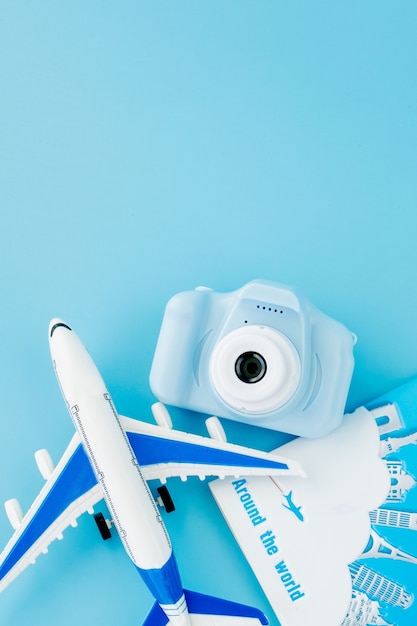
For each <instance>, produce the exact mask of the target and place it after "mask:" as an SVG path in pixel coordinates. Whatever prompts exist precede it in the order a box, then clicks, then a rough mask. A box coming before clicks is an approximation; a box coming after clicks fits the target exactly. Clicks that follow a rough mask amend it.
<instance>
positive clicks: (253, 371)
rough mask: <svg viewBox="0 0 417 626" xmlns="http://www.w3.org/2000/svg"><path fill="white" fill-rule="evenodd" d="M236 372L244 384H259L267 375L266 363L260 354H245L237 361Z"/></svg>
mask: <svg viewBox="0 0 417 626" xmlns="http://www.w3.org/2000/svg"><path fill="white" fill-rule="evenodd" d="M235 372H236V376H237V377H238V378H239V379H240V380H241V381H242V382H243V383H249V384H252V383H257V382H259V381H260V380H262V378H263V377H264V376H265V374H266V361H265V359H264V358H263V356H261V355H260V354H259V353H258V352H244V353H243V354H241V355H240V356H239V357H238V359H237V360H236V363H235Z"/></svg>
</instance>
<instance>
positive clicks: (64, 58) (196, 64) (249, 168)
mask: <svg viewBox="0 0 417 626" xmlns="http://www.w3.org/2000/svg"><path fill="white" fill-rule="evenodd" d="M416 20H417V9H416V4H415V2H411V1H409V2H408V1H406V0H404V1H403V2H401V3H394V2H391V1H386V0H378V1H376V0H375V1H374V0H369V1H366V2H363V1H356V0H354V1H352V2H349V3H334V2H327V1H318V2H310V3H307V2H292V3H288V2H282V1H281V0H274V1H271V0H265V1H264V0H260V1H258V2H254V1H253V0H230V1H228V2H219V1H218V0H213V1H212V2H196V1H195V0H194V1H192V2H191V1H187V0H179V1H178V0H177V1H175V2H162V1H155V2H141V1H138V0H137V1H135V2H134V1H129V0H126V1H122V2H111V1H109V0H104V1H102V2H98V1H97V0H89V1H87V2H80V1H79V0H74V1H73V2H60V3H56V2H52V1H47V0H38V1H37V2H27V1H24V0H21V1H14V2H12V1H11V0H3V1H2V2H1V5H0V216H1V217H0V219H1V222H0V225H1V228H0V276H1V283H0V284H1V296H2V297H1V309H0V321H1V332H0V347H1V362H0V368H1V370H0V374H1V393H2V398H1V405H2V415H1V430H0V496H1V497H2V498H3V499H6V498H9V497H18V498H19V499H20V500H21V503H22V506H23V508H26V507H28V506H29V504H30V503H31V501H32V499H33V497H34V495H35V493H36V492H37V490H38V489H39V487H40V485H41V482H42V481H41V478H40V476H39V475H38V473H37V470H36V468H35V464H34V461H33V458H32V453H33V451H34V450H35V449H37V448H40V447H47V448H48V449H49V450H50V451H51V454H52V456H53V458H54V459H55V460H57V459H58V458H59V456H60V454H61V452H62V451H63V449H64V447H65V445H66V443H67V441H68V439H69V437H70V436H71V433H72V427H71V424H70V420H69V418H68V415H67V413H66V409H65V406H64V404H63V402H62V399H61V396H60V392H59V390H58V388H57V385H56V382H55V379H54V374H53V371H52V367H51V364H50V360H49V354H48V343H47V326H48V322H49V320H50V318H52V317H54V316H60V317H63V318H64V319H66V320H68V321H69V322H70V323H71V324H72V325H73V326H74V328H75V329H76V330H77V331H78V333H79V334H80V336H81V337H82V338H83V340H84V341H85V343H86V344H87V346H88V348H89V350H90V352H91V353H92V354H93V356H94V358H95V359H96V361H97V363H98V365H99V367H100V368H101V370H102V372H103V375H104V378H105V379H106V381H107V384H108V386H109V388H110V390H111V392H112V393H113V395H114V399H115V402H116V404H117V405H118V408H119V410H120V412H121V413H125V414H130V415H132V416H135V417H140V418H143V419H145V420H151V416H150V412H149V406H150V404H151V402H152V401H153V400H154V398H153V397H152V394H151V392H150V390H149V387H148V373H149V368H150V364H151V360H152V354H153V349H154V346H155V342H156V338H157V335H158V330H159V326H160V322H161V318H162V313H163V308H164V305H165V303H166V301H167V300H168V298H169V297H170V296H171V295H172V294H174V293H176V292H178V291H181V290H184V289H191V288H193V287H194V286H196V285H199V284H203V285H208V286H212V287H214V288H215V289H216V290H220V291H228V290H231V289H235V288H238V287H240V286H241V285H242V284H243V283H245V282H247V281H248V280H251V279H253V278H267V279H273V280H278V281H281V282H286V283H290V284H295V285H298V286H299V287H300V288H301V289H302V290H303V291H304V292H305V293H306V294H307V295H308V296H309V297H310V299H311V300H312V301H313V302H314V303H315V304H316V305H317V306H318V307H319V308H321V309H322V310H324V311H325V312H327V313H328V314H330V315H333V316H334V317H336V318H337V319H339V320H340V321H342V322H343V323H345V324H346V325H347V326H348V327H349V328H350V329H351V330H353V331H354V332H355V333H356V334H357V335H358V344H357V347H356V351H355V355H356V369H355V374H354V378H353V382H352V387H351V393H350V396H349V408H353V407H355V406H356V405H358V404H361V403H363V402H365V401H366V400H369V399H371V398H372V397H374V396H376V395H379V394H381V393H383V392H385V391H387V390H388V389H390V388H392V387H394V386H395V385H397V384H399V383H400V382H403V381H405V380H407V379H408V378H410V377H411V376H413V375H415V374H417V331H416V309H417V290H416V286H415V277H416V269H417V246H416V231H417V210H416V171H417V162H416V161H417V159H416V156H417V145H416V144H417V131H416V128H417V126H416V122H417V120H416V115H417V104H416V103H417V74H416V67H417V44H416V36H415V32H416ZM174 419H175V424H176V426H177V427H183V428H187V429H189V430H191V431H194V432H203V426H204V424H203V420H202V418H201V417H199V416H197V415H192V416H189V415H185V414H183V413H182V412H181V411H176V412H175V415H174ZM226 429H227V432H228V435H229V438H230V439H231V440H233V441H236V442H239V443H254V444H257V445H259V446H260V447H264V448H270V447H273V446H275V445H277V444H278V443H279V442H280V441H281V440H283V439H281V438H280V436H279V435H278V434H276V433H270V432H269V431H261V430H256V429H254V428H251V427H248V426H243V425H239V424H237V423H230V424H229V423H228V424H227V425H226ZM171 491H172V494H173V496H174V499H175V501H176V505H177V511H176V512H175V513H173V514H172V515H171V516H169V517H168V518H167V520H166V521H167V525H168V528H169V532H170V533H171V535H172V539H173V544H174V546H175V549H176V553H177V557H178V561H179V565H180V568H181V572H182V576H183V582H184V585H185V586H188V587H191V588H193V589H196V590H198V591H202V592H206V593H211V594H217V595H222V596H226V597H229V598H231V599H234V600H240V601H244V602H248V603H252V604H255V605H257V606H259V607H260V608H262V609H264V610H265V611H266V612H267V613H268V614H269V616H270V617H271V623H272V625H273V626H276V624H277V622H276V620H275V619H274V618H273V616H271V612H270V610H269V606H268V604H267V602H266V599H265V598H264V596H263V594H262V591H261V590H260V588H259V586H258V584H257V582H256V579H255V578H254V576H253V575H252V573H251V571H250V570H249V568H248V566H247V565H246V562H245V560H244V558H243V557H242V555H241V554H240V551H239V549H238V547H237V546H236V544H235V543H234V541H233V538H232V536H231V534H230V531H229V530H228V528H227V526H226V524H225V522H224V521H223V519H222V517H221V515H220V513H219V511H218V510H217V509H216V506H215V505H214V502H213V501H212V499H211V496H210V495H209V491H208V488H207V485H206V484H201V483H200V482H199V481H198V480H196V481H194V480H191V481H189V483H188V484H181V483H180V482H179V481H178V482H177V481H172V482H171ZM9 535H10V528H9V526H8V522H7V520H6V517H5V516H4V517H3V518H0V544H1V545H4V544H5V543H6V541H7V540H8V538H9ZM410 575H411V574H410ZM0 603H1V609H0V614H1V620H0V621H1V623H2V625H4V626H16V625H19V626H20V625H22V626H23V625H26V624H31V626H37V625H41V624H42V626H55V625H56V624H60V626H70V625H71V626H72V625H73V624H74V623H77V624H79V625H80V626H84V625H87V624H90V623H93V624H101V625H102V626H113V625H114V624H115V623H117V624H128V623H129V624H131V623H137V624H140V623H141V620H142V619H143V617H144V616H145V614H146V613H147V611H148V609H149V608H150V606H151V598H150V595H149V593H148V592H147V590H146V589H145V588H144V586H143V585H142V583H141V581H140V579H139V578H138V577H137V574H136V572H135V571H134V568H133V567H132V565H131V564H130V563H129V561H128V559H127V558H126V557H125V555H124V553H123V551H122V549H121V546H120V544H119V542H118V540H117V539H114V540H113V541H111V542H107V543H105V544H103V543H101V540H100V539H99V537H98V534H97V532H96V530H95V528H94V524H93V522H92V520H91V518H89V517H88V516H85V517H84V518H82V519H81V521H80V528H79V529H77V530H73V529H70V530H68V531H67V533H66V538H65V540H64V541H63V542H59V543H58V542H57V543H55V544H54V545H52V546H51V549H50V553H49V555H48V557H40V558H39V561H38V563H37V564H36V566H35V567H32V568H30V569H29V570H27V571H26V573H25V574H23V575H22V576H21V577H20V578H19V579H18V580H17V581H15V582H14V583H13V585H11V586H10V587H9V588H8V589H7V590H6V591H5V592H4V593H3V594H2V597H1V598H0Z"/></svg>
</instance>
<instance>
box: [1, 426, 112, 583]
mask: <svg viewBox="0 0 417 626" xmlns="http://www.w3.org/2000/svg"><path fill="white" fill-rule="evenodd" d="M102 497H103V495H102V490H101V488H100V486H99V485H98V483H97V481H96V478H95V475H94V473H93V471H92V469H91V465H90V463H89V461H88V458H87V456H86V454H85V452H84V449H83V447H82V444H81V442H80V439H79V436H78V435H77V434H75V435H74V436H73V438H72V439H71V442H70V443H69V445H68V447H67V449H66V450H65V452H64V454H63V456H62V457H61V460H60V461H59V463H58V465H57V466H56V467H55V469H54V470H53V471H52V473H51V475H50V477H49V478H48V479H47V480H46V482H45V484H44V486H43V488H42V489H41V491H40V492H39V495H38V496H37V498H36V499H35V501H34V502H33V504H32V506H31V507H30V509H29V510H28V512H27V513H26V515H25V516H24V517H23V519H22V520H21V523H20V524H19V526H18V528H17V529H16V530H15V532H14V534H13V535H12V537H11V539H10V541H9V542H8V544H7V545H6V547H5V548H4V550H3V552H2V553H1V554H0V591H3V590H4V589H5V588H6V587H7V585H8V584H9V583H11V582H12V580H14V579H15V578H16V577H17V576H18V575H19V574H20V573H21V572H22V571H23V570H24V569H25V568H26V567H27V566H28V565H30V564H31V563H34V562H35V560H36V558H37V557H38V556H39V554H41V553H42V552H43V553H45V552H47V551H48V546H49V544H50V543H52V541H54V539H62V533H63V531H64V530H65V529H66V528H68V526H76V525H77V521H76V520H77V517H79V516H80V515H82V514H83V513H85V512H86V511H88V512H89V513H93V506H94V504H96V503H97V502H99V501H100V500H101V499H102Z"/></svg>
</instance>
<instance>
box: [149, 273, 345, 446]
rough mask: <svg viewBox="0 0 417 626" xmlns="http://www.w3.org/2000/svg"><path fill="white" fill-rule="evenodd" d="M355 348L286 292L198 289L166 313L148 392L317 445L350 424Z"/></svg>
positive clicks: (341, 329) (282, 288) (271, 287)
mask: <svg viewBox="0 0 417 626" xmlns="http://www.w3.org/2000/svg"><path fill="white" fill-rule="evenodd" d="M354 343H355V336H354V335H353V334H352V333H351V332H350V331H349V330H348V329H347V328H346V327H345V326H343V325H342V324H340V323H339V322H337V321H336V320H334V319H332V318H331V317H328V316H327V315H325V314H324V313H322V312H321V311H319V310H318V309H316V308H315V307H314V306H313V305H312V304H311V303H310V302H309V301H308V300H307V299H306V298H305V297H303V296H302V295H301V294H300V293H298V291H297V290H295V289H293V288H291V287H288V286H286V285H282V284H279V283H275V282H270V281H263V280H255V281H252V282H250V283H247V284H246V285H244V286H243V287H242V288H241V289H238V290H237V291H233V292H231V293H216V292H214V291H213V290H211V289H208V288H205V287H197V289H195V290H194V291H186V292H182V293H179V294H177V295H175V296H174V297H173V298H171V300H170V301H169V302H168V304H167V307H166V310H165V315H164V319H163V322H162V326H161V330H160V335H159V338H158V342H157V346H156V351H155V355H154V359H153V363H152V368H151V374H150V385H151V389H152V391H153V393H154V394H155V395H156V397H157V398H158V399H159V400H160V401H162V402H164V403H166V404H170V405H173V406H177V407H181V408H185V409H190V410H192V411H198V412H200V413H206V414H209V415H217V416H218V417H224V418H227V419H232V420H237V421H240V422H245V423H247V424H252V425H255V426H262V427H265V428H270V429H273V430H279V431H281V432H286V433H291V434H294V435H301V436H303V437H319V436H322V435H325V434H326V433H328V432H330V431H331V430H333V429H334V428H336V427H337V426H338V425H339V424H340V422H341V420H342V417H343V413H344V408H345V403H346V397H347V393H348V389H349V385H350V381H351V377H352V372H353V346H354Z"/></svg>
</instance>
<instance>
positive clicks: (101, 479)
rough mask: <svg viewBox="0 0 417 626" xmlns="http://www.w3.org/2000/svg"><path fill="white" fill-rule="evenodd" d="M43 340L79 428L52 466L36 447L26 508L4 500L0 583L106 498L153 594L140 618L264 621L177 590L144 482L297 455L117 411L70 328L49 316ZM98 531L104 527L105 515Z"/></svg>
mask: <svg viewBox="0 0 417 626" xmlns="http://www.w3.org/2000/svg"><path fill="white" fill-rule="evenodd" d="M49 343H50V349H51V356H52V361H53V364H54V368H55V371H56V375H57V378H58V382H59V385H60V387H61V391H62V394H63V396H64V399H65V402H66V404H67V407H68V410H69V412H70V415H71V417H72V419H73V422H74V425H75V428H76V434H75V435H74V436H73V438H72V440H71V442H70V444H69V446H68V447H67V449H66V451H65V452H64V454H63V456H62V458H61V460H60V461H59V463H58V465H57V466H56V467H55V468H53V466H52V462H51V460H50V457H49V455H48V454H47V453H46V451H45V450H43V451H39V452H38V453H36V454H35V458H36V460H37V463H38V467H39V469H40V471H41V473H42V475H43V477H44V478H45V479H46V483H45V485H44V486H43V488H42V490H41V491H40V493H39V495H38V497H37V498H36V499H35V501H34V503H33V504H32V506H31V507H30V509H29V511H28V512H27V514H26V515H25V516H23V515H22V512H21V509H20V507H19V505H18V503H17V501H16V500H9V501H8V502H6V512H7V513H8V516H9V519H10V521H11V523H12V525H13V527H14V528H15V532H14V534H13V536H12V538H11V539H10V541H9V543H8V544H7V546H6V548H5V549H4V551H3V553H2V554H1V555H0V591H1V590H3V589H4V588H5V587H6V586H7V585H8V584H9V583H10V582H11V581H12V580H13V579H14V578H16V577H17V576H18V575H19V574H20V573H21V572H22V571H23V570H24V569H25V568H26V567H27V565H29V564H30V563H33V562H34V561H35V559H36V557H37V556H38V555H39V554H40V553H41V552H45V551H46V549H47V546H48V545H49V544H50V543H51V542H52V541H53V540H54V539H56V538H62V533H63V531H64V529H65V528H67V527H68V526H69V525H73V526H74V525H76V518H77V517H78V516H80V515H81V514H82V513H84V512H86V511H87V512H89V513H93V506H94V505H95V504H96V503H97V502H99V501H100V500H102V499H103V498H104V500H105V502H106V504H107V506H108V508H109V511H110V512H111V515H112V517H113V519H112V523H113V524H114V526H115V527H116V529H117V531H118V534H119V536H120V539H121V542H122V544H123V546H124V548H125V550H126V552H127V554H128V556H129V557H130V559H131V560H132V561H133V563H134V565H135V566H136V568H137V570H138V572H139V574H140V575H141V577H142V579H143V580H144V582H145V584H146V585H147V586H148V588H149V589H150V591H151V593H152V594H153V596H154V597H155V599H156V603H155V605H154V607H153V609H152V611H151V612H150V614H149V615H148V617H147V618H146V620H145V622H144V626H165V625H166V624H171V625H172V626H196V625H198V626H200V625H203V624H204V625H205V624H207V625H208V624H210V625H213V626H214V625H223V624H224V625H226V624H229V623H230V622H232V623H233V624H235V623H236V618H237V617H239V624H247V625H248V626H252V625H253V626H254V625H255V624H259V623H262V624H267V623H268V620H267V619H266V618H265V616H264V615H263V613H261V612H260V611H258V610H257V609H254V608H252V607H247V606H245V605H241V604H236V603H232V602H228V601H225V600H220V599H217V598H211V597H209V596H203V595H201V594H197V593H194V592H191V591H184V590H183V587H182V584H181V581H180V577H179V573H178V569H177V565H176V561H175V557H174V555H173V552H172V547H171V543H170V540H169V537H168V533H167V530H166V528H165V526H164V524H163V521H162V519H161V516H160V514H159V512H158V509H157V507H156V504H155V500H154V497H153V495H152V494H151V492H150V490H149V487H148V484H147V481H148V480H150V479H159V480H160V481H161V482H162V483H165V482H166V479H167V478H168V477H171V476H180V477H181V478H182V479H184V480H185V479H186V478H187V477H188V476H196V475H197V476H199V477H200V478H204V477H205V476H208V475H215V476H220V477H222V476H226V475H229V476H230V475H231V476H236V475H241V474H244V475H262V474H264V475H265V474H270V475H290V474H302V470H301V467H300V466H299V465H298V463H297V462H293V461H289V460H287V459H285V458H281V457H278V456H275V455H272V454H268V453H264V452H260V451H258V450H253V449H249V448H245V447H242V446H236V445H232V444H229V443H226V441H225V438H223V434H222V433H221V432H220V433H219V432H218V431H217V434H216V431H215V429H214V430H212V433H211V434H212V436H214V437H216V439H217V440H213V439H208V438H205V437H200V436H197V435H191V434H188V433H183V432H179V431H175V430H172V424H171V423H170V419H169V416H168V414H167V412H166V411H165V412H164V411H163V410H161V408H160V410H159V411H158V412H157V413H156V417H157V421H158V424H159V425H158V426H155V425H152V424H148V423H145V422H140V421H137V420H134V419H130V418H127V417H122V416H119V415H118V413H117V411H116V409H115V407H114V404H113V402H112V399H111V397H110V394H109V392H108V391H107V389H106V386H105V384H104V381H103V379H102V378H101V376H100V373H99V371H98V370H97V367H96V366H95V364H94V361H93V360H92V358H91V357H90V355H89V354H88V352H87V350H86V349H85V347H84V345H83V344H82V343H81V341H80V339H79V338H78V337H77V335H76V334H75V333H74V332H73V331H72V329H71V328H70V327H69V326H68V325H67V324H66V323H64V322H63V321H61V320H58V319H54V320H52V322H51V324H50V327H49ZM214 419H216V418H214ZM103 521H104V526H106V521H105V520H102V522H103ZM102 525H103V524H102ZM103 532H104V533H105V532H107V533H108V532H109V529H108V524H107V526H106V528H104V531H103Z"/></svg>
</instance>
